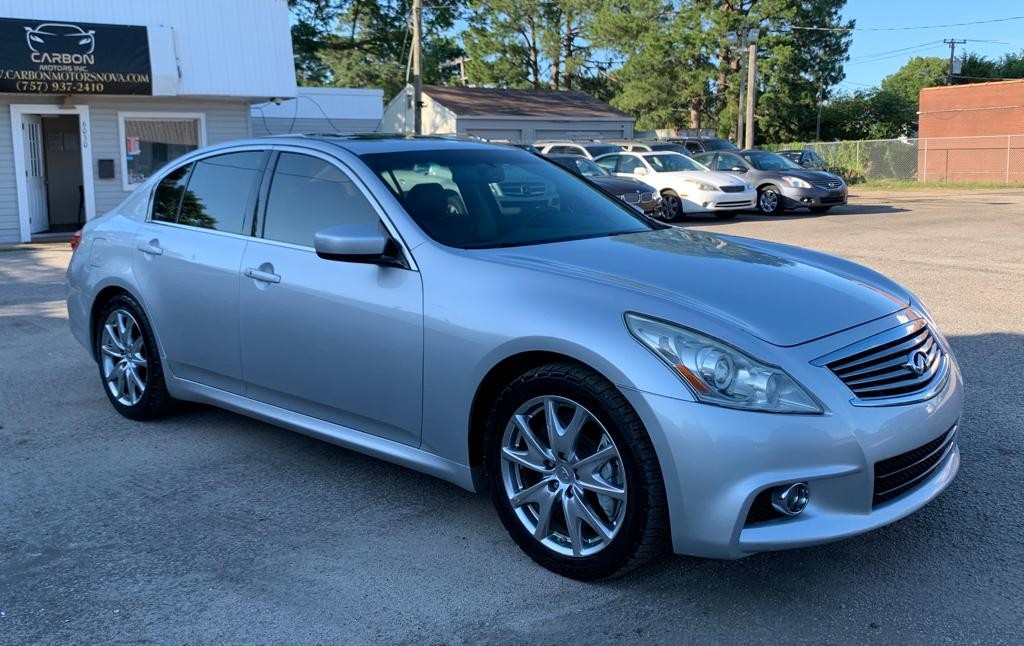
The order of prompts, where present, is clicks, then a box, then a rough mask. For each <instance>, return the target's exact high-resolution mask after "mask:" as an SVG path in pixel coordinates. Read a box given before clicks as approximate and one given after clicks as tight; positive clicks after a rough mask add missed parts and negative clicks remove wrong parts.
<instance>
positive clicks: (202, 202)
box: [178, 150, 265, 233]
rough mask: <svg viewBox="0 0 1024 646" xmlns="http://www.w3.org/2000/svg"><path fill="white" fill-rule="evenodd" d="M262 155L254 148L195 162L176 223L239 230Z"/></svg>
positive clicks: (261, 168)
mask: <svg viewBox="0 0 1024 646" xmlns="http://www.w3.org/2000/svg"><path fill="white" fill-rule="evenodd" d="M264 156H265V153H264V152H263V151H258V150H257V151H247V152H239V153H228V154H226V155H217V156H216V157H207V158H205V159H201V160H199V161H197V162H196V164H195V168H194V169H193V170H192V175H191V176H190V177H189V180H188V190H186V191H185V194H184V195H183V196H182V198H181V209H180V211H179V213H178V224H186V225H188V226H192V227H199V228H201V229H213V230H215V231H224V232H227V233H242V225H243V224H244V222H245V215H246V212H247V210H249V209H251V207H252V201H253V198H254V195H255V192H256V187H257V186H258V184H259V179H260V175H261V174H262V173H263V158H264Z"/></svg>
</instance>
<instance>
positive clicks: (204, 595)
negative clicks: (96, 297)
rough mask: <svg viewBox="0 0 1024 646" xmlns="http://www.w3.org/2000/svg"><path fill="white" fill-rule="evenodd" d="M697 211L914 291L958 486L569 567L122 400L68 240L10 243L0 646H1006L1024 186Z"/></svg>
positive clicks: (201, 414) (1019, 545)
mask: <svg viewBox="0 0 1024 646" xmlns="http://www.w3.org/2000/svg"><path fill="white" fill-rule="evenodd" d="M854 193H857V191H856V190H855V191H854ZM686 224H687V226H695V227H700V228H703V229H707V230H712V231H717V232H721V233H729V234H736V235H742V236H753V237H763V238H769V239H772V240H777V241H781V242H787V243H792V244H799V245H804V246H808V247H812V248H815V249H819V250H823V251H826V252H830V253H837V254H840V255H843V256H846V257H848V258H851V259H853V260H856V261H858V262H862V263H865V264H867V265H870V266H872V267H874V268H876V269H878V270H880V271H882V272H884V273H886V274H888V275H889V276H891V277H893V278H895V279H896V280H898V281H900V282H902V283H904V284H906V285H907V286H908V287H910V288H911V289H912V290H914V291H915V292H916V293H917V294H918V295H920V296H921V297H922V299H923V300H924V302H925V303H926V304H927V305H928V306H929V308H930V309H931V311H932V313H933V314H934V315H935V317H936V318H937V319H938V321H939V324H940V325H941V327H942V328H943V330H944V332H945V333H946V335H947V336H948V337H949V339H950V341H951V342H952V344H953V346H954V348H955V350H956V352H957V355H958V358H959V360H960V363H961V365H962V368H963V371H964V375H965V379H966V382H967V404H966V409H965V411H964V416H963V419H962V426H961V428H962V432H961V436H960V445H961V450H962V454H963V467H962V470H961V473H960V476H959V477H958V479H957V480H956V482H955V483H954V484H953V486H952V487H951V488H950V490H948V491H947V492H946V493H945V494H943V495H942V496H941V497H940V498H939V499H937V500H936V501H935V502H934V503H933V504H931V505H929V506H928V507H926V508H924V509H923V510H921V511H920V512H918V513H917V514H915V515H913V516H911V517H909V518H907V519H905V520H903V521H901V522H899V523H896V524H895V525H893V526H890V527H887V528H884V529H882V530H879V531H876V532H873V533H871V534H868V535H865V536H862V537H858V538H855V539H851V540H847V541H844V542H840V543H835V544H831V545H826V546H822V547H816V548H809V549H802V550H797V551H792V552H785V553H771V554H759V555H755V556H752V557H749V558H747V559H744V560H740V561H731V562H721V561H708V560H700V559H693V558H683V557H667V558H665V559H663V560H661V561H660V562H657V563H655V564H653V565H651V566H648V567H646V568H643V569H641V570H639V571H637V572H634V573H632V574H631V575H628V576H627V577H625V578H621V579H616V580H612V581H607V582H601V583H594V584H585V583H579V582H575V581H570V580H566V579H562V578H559V577H557V576H556V575H554V574H551V573H549V572H547V571H545V570H542V569H541V568H539V567H538V566H535V565H534V564H533V563H532V562H531V561H530V560H529V559H528V558H527V557H526V556H524V555H523V554H522V553H521V552H520V551H519V549H518V548H517V547H516V546H515V545H514V543H513V542H512V541H511V539H509V538H508V536H507V535H506V533H505V531H504V529H503V528H502V526H501V524H500V522H499V521H498V518H497V516H496V515H495V514H494V512H493V511H492V509H491V506H490V502H489V500H488V499H487V498H485V497H483V496H475V495H472V494H469V493H467V492H465V491H462V490H460V489H457V488H456V487H454V486H451V485H448V484H445V483H443V482H440V481H437V480H433V479H431V478H429V477H427V476H424V475H420V474H417V473H414V472H412V471H408V470H405V469H402V468H399V467H394V466H391V465H388V464H385V463H383V462H379V461H377V460H373V459H371V458H367V457H363V456H361V455H358V454H356V453H352V452H350V451H346V450H343V449H340V448H337V447H334V446H331V445H328V444H325V443H322V442H319V441H316V440H313V439H309V438H306V437H304V436H301V435H297V434H294V433H290V432H288V431H285V430H280V429H277V428H274V427H271V426H268V425H265V424H262V423H259V422H255V421H252V420H249V419H247V418H244V417H241V416H238V415H235V414H232V413H227V412H223V411H218V410H215V409H211V408H205V407H199V406H194V407H188V408H186V409H185V410H184V411H183V412H182V413H180V414H178V415H176V416H174V417H172V418H169V419H165V420H162V421H159V422H152V423H145V424H140V423H135V422H130V421H128V420H126V419H123V418H121V417H119V416H118V415H117V414H116V413H115V412H114V410H113V409H112V408H111V406H110V405H109V404H108V403H107V401H106V398H105V397H104V395H103V393H102V391H101V386H100V382H99V379H98V378H97V374H96V368H95V366H94V365H93V364H92V363H90V361H89V359H88V357H87V355H86V352H85V350H83V349H82V348H81V347H80V346H79V345H78V344H77V343H76V342H75V341H74V339H73V338H72V337H71V335H70V332H69V331H68V329H67V321H66V313H65V311H64V305H63V301H62V300H61V299H62V298H63V271H64V268H65V267H66V265H67V262H68V259H69V257H70V252H69V250H68V248H67V245H66V244H59V245H39V246H32V247H29V248H20V249H17V250H5V251H0V643H4V644H24V643H62V644H63V643H122V642H156V643H308V642H345V643H368V642H383V643H417V644H419V643H472V644H477V643H492V642H493V643H545V644H565V643H570V644H575V643H602V642H623V641H626V640H629V641H636V642H644V643H670V644H679V643H695V644H707V643H728V644H747V643H790V644H791V643H815V644H821V643H871V644H876V643H877V644H891V643H921V644H925V643H927V644H936V643H951V644H954V643H955V644H963V643H972V644H973V643H977V644H998V643H1006V644H1019V643H1020V642H1021V639H1022V637H1021V634H1022V630H1024V538H1022V537H1024V396H1022V392H1024V370H1022V369H1021V366H1022V365H1024V191H989V192H978V191H974V192H966V191H965V192H953V193H949V192H934V191H931V192H925V191H920V192H918V191H913V192H899V193H892V194H887V193H879V192H872V193H867V192H860V193H859V194H857V195H856V196H855V197H854V198H853V200H852V203H851V204H850V205H849V206H846V207H842V208H838V209H835V210H834V212H832V213H830V214H828V215H827V216H808V215H787V216H784V217H778V218H773V219H767V218H763V217H759V216H754V215H750V216H741V217H740V218H738V219H736V220H734V221H729V222H718V221H716V220H714V219H713V218H699V219H694V220H692V221H689V222H687V223H686ZM695 279H699V277H695Z"/></svg>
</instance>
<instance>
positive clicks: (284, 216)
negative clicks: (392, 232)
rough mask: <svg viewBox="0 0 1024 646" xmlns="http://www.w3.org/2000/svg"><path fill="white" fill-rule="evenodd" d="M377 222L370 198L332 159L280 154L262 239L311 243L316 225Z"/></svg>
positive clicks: (309, 244) (378, 221)
mask: <svg viewBox="0 0 1024 646" xmlns="http://www.w3.org/2000/svg"><path fill="white" fill-rule="evenodd" d="M379 223H380V218H378V217H377V212H376V211H375V210H374V208H373V206H372V205H371V204H370V202H369V201H368V200H367V199H366V197H365V196H364V195H363V194H362V192H360V190H359V189H358V188H357V187H356V185H355V184H353V183H352V180H351V179H349V178H348V176H347V175H345V173H343V172H341V171H340V170H339V169H338V167H337V166H335V165H334V164H331V163H328V162H326V161H324V160H322V159H318V158H316V157H310V156H309V155H300V154H296V153H281V156H280V157H278V160H277V166H276V167H275V168H274V178H273V180H271V183H270V194H269V195H268V196H267V214H266V217H265V219H264V229H263V237H264V238H267V239H268V240H277V241H278V242H289V243H291V244H297V245H304V246H307V247H312V246H313V235H314V234H315V233H316V232H317V231H319V230H320V229H325V228H327V227H330V226H334V225H337V224H367V225H369V226H372V227H376V226H378V225H379Z"/></svg>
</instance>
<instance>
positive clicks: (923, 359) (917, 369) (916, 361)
mask: <svg viewBox="0 0 1024 646" xmlns="http://www.w3.org/2000/svg"><path fill="white" fill-rule="evenodd" d="M903 367H904V368H906V369H907V370H909V371H910V372H912V373H914V374H915V375H923V374H924V371H925V370H927V369H928V355H926V354H925V353H924V352H923V351H921V350H916V351H914V353H913V354H912V355H910V357H908V358H907V362H906V363H905V364H903Z"/></svg>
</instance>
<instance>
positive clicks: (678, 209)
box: [661, 191, 683, 221]
mask: <svg viewBox="0 0 1024 646" xmlns="http://www.w3.org/2000/svg"><path fill="white" fill-rule="evenodd" d="M661 197H662V211H661V214H662V217H663V218H664V219H666V220H669V221H671V220H675V219H677V218H681V217H683V198H681V197H679V195H678V194H677V193H676V192H675V191H665V192H664V193H662V194H661Z"/></svg>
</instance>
